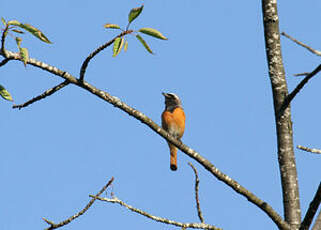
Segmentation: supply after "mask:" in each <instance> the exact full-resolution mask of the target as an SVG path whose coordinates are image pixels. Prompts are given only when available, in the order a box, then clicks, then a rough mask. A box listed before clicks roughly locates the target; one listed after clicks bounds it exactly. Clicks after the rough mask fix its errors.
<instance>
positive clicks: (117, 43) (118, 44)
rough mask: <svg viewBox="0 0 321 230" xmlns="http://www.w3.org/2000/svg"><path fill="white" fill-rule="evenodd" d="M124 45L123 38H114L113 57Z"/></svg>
mask: <svg viewBox="0 0 321 230" xmlns="http://www.w3.org/2000/svg"><path fill="white" fill-rule="evenodd" d="M123 45H124V38H116V39H115V41H114V48H113V57H116V56H117V55H118V54H119V53H120V51H121V48H122V47H123Z"/></svg>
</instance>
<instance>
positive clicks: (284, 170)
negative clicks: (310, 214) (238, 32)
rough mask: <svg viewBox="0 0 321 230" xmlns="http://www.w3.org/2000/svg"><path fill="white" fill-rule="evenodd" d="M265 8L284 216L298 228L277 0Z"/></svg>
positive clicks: (267, 2) (269, 0) (264, 3)
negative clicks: (282, 109) (282, 108)
mask: <svg viewBox="0 0 321 230" xmlns="http://www.w3.org/2000/svg"><path fill="white" fill-rule="evenodd" d="M262 11H263V26H264V39H265V50H266V56H267V65H268V69H269V77H270V81H271V87H272V93H273V104H274V116H275V126H276V134H277V149H278V152H277V153H278V163H279V170H280V176H281V184H282V197H283V210H284V219H285V221H286V222H287V223H289V225H290V226H291V229H298V228H299V226H300V224H301V208H300V197H299V184H298V176H297V169H296V162H295V155H294V149H293V129H292V120H291V110H290V106H288V105H286V103H284V101H285V100H286V98H287V95H288V88H287V83H286V79H285V71H284V65H283V60H282V50H281V42H280V30H279V16H278V9H277V0H262ZM289 102H290V101H289ZM282 105H286V106H285V107H284V111H282V116H279V114H280V112H279V111H281V107H282ZM279 228H280V226H279Z"/></svg>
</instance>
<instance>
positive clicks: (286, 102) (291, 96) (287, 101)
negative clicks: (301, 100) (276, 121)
mask: <svg viewBox="0 0 321 230" xmlns="http://www.w3.org/2000/svg"><path fill="white" fill-rule="evenodd" d="M320 71H321V64H320V65H318V66H317V68H315V69H314V70H313V71H312V72H311V73H309V74H308V75H306V77H305V78H303V80H302V81H301V82H300V83H299V84H298V85H297V87H295V89H294V90H293V91H292V92H291V93H290V94H289V95H288V96H287V97H286V98H285V100H284V102H283V104H282V106H281V108H280V110H279V112H278V117H280V116H282V115H283V113H284V111H285V110H286V108H287V107H288V106H289V105H290V103H291V101H292V100H293V99H294V97H295V96H296V95H297V94H298V93H299V92H300V90H301V89H302V88H303V86H305V84H306V83H308V81H309V80H310V79H311V78H312V77H313V76H315V75H316V74H317V73H319V72H320Z"/></svg>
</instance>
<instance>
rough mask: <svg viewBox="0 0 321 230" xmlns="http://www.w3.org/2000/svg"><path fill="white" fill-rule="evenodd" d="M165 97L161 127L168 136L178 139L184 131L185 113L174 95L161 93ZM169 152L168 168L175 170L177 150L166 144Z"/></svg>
mask: <svg viewBox="0 0 321 230" xmlns="http://www.w3.org/2000/svg"><path fill="white" fill-rule="evenodd" d="M162 94H163V95H164V97H165V110H164V112H163V113H162V127H163V129H165V130H166V131H167V132H168V133H169V134H171V135H172V136H174V137H175V138H177V139H180V138H181V137H182V136H183V134H184V130H185V113H184V110H183V107H182V103H181V100H180V99H179V97H178V96H177V95H176V94H174V93H162ZM168 146H169V150H170V168H171V170H173V171H175V170H177V148H176V147H175V146H174V145H172V144H171V143H169V142H168Z"/></svg>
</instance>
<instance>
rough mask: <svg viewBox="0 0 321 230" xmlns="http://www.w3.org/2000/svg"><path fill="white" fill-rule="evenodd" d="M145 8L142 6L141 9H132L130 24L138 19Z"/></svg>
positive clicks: (129, 16) (129, 15) (129, 17)
mask: <svg viewBox="0 0 321 230" xmlns="http://www.w3.org/2000/svg"><path fill="white" fill-rule="evenodd" d="M143 8H144V5H142V6H141V7H137V8H133V9H131V11H130V12H129V14H128V22H129V23H131V22H132V21H134V20H135V18H137V17H138V16H139V15H140V13H141V12H142V11H143Z"/></svg>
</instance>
